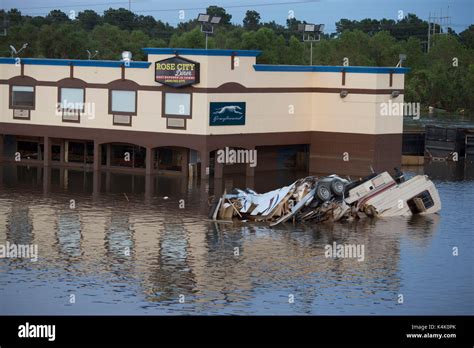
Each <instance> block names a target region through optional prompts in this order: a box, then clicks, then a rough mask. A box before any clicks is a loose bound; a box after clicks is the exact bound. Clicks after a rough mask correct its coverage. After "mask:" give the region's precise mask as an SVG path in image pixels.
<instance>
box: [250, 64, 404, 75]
mask: <svg viewBox="0 0 474 348" xmlns="http://www.w3.org/2000/svg"><path fill="white" fill-rule="evenodd" d="M253 68H254V69H255V71H273V72H275V71H279V72H344V71H345V72H348V73H363V74H390V73H393V74H406V73H408V72H409V71H410V68H396V67H379V66H334V65H271V64H254V66H253Z"/></svg>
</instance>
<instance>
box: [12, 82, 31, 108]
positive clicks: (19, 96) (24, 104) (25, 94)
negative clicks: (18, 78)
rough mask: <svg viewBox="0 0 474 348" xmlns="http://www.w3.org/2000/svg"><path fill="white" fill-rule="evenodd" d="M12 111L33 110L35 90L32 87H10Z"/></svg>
mask: <svg viewBox="0 0 474 348" xmlns="http://www.w3.org/2000/svg"><path fill="white" fill-rule="evenodd" d="M10 100H11V105H10V107H11V108H12V109H29V110H32V109H34V108H35V88H34V87H33V86H11V99H10Z"/></svg>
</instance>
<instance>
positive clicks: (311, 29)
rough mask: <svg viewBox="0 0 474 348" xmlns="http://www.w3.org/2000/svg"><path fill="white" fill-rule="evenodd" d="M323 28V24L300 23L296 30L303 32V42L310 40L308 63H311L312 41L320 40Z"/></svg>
mask: <svg viewBox="0 0 474 348" xmlns="http://www.w3.org/2000/svg"><path fill="white" fill-rule="evenodd" d="M323 30H324V24H312V23H300V24H298V31H301V32H302V33H303V42H308V41H309V42H310V45H311V49H310V58H309V61H310V65H313V42H316V41H320V40H321V33H322V32H323Z"/></svg>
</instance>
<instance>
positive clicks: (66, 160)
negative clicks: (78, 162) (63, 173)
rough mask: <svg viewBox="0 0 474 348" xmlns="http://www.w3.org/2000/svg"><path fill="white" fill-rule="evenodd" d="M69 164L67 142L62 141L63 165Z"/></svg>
mask: <svg viewBox="0 0 474 348" xmlns="http://www.w3.org/2000/svg"><path fill="white" fill-rule="evenodd" d="M67 162H69V140H64V163H67Z"/></svg>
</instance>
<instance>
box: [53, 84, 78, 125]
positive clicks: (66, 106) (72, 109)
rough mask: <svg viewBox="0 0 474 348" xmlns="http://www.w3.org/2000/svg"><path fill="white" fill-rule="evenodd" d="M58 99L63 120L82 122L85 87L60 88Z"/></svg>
mask: <svg viewBox="0 0 474 348" xmlns="http://www.w3.org/2000/svg"><path fill="white" fill-rule="evenodd" d="M58 99H59V108H60V112H61V114H62V118H63V122H80V120H81V112H84V103H85V90H84V88H69V87H63V88H60V89H59V96H58Z"/></svg>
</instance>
